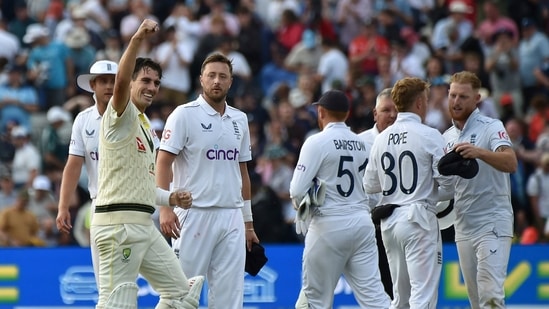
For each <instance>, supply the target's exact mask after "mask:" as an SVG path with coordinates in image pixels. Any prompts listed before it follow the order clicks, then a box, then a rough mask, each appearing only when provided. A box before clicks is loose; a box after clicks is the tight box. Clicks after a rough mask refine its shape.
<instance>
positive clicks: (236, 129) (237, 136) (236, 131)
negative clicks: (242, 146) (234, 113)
mask: <svg viewBox="0 0 549 309" xmlns="http://www.w3.org/2000/svg"><path fill="white" fill-rule="evenodd" d="M233 129H234V136H236V139H238V140H240V136H241V134H240V129H238V123H236V121H234V120H233Z"/></svg>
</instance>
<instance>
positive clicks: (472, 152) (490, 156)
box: [454, 143, 517, 173]
mask: <svg viewBox="0 0 549 309" xmlns="http://www.w3.org/2000/svg"><path fill="white" fill-rule="evenodd" d="M454 149H455V150H456V152H458V153H459V154H460V155H462V156H463V157H464V158H467V159H479V160H482V161H484V162H486V163H487V164H489V165H490V166H492V167H493V168H495V169H497V170H498V171H500V172H504V173H514V172H515V171H516V169H517V156H516V155H515V151H514V150H513V148H511V147H510V146H507V145H501V146H499V147H498V148H496V150H495V151H492V150H490V149H485V148H481V147H477V146H475V145H473V144H470V143H459V144H456V145H455V146H454Z"/></svg>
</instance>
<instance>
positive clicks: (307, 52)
mask: <svg viewBox="0 0 549 309" xmlns="http://www.w3.org/2000/svg"><path fill="white" fill-rule="evenodd" d="M321 56H322V48H321V47H320V37H319V36H318V34H317V33H316V32H315V31H314V30H312V29H307V30H305V31H304V32H303V36H302V37H301V42H299V43H297V44H296V45H295V46H294V47H293V48H292V49H291V50H290V52H289V53H288V55H287V56H286V58H285V59H284V66H285V68H286V69H287V70H288V71H292V72H295V73H300V72H301V73H303V72H306V73H315V72H316V71H317V69H318V63H319V61H320V57H321Z"/></svg>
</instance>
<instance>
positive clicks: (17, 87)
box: [0, 64, 40, 133]
mask: <svg viewBox="0 0 549 309" xmlns="http://www.w3.org/2000/svg"><path fill="white" fill-rule="evenodd" d="M7 71H8V80H7V83H6V84H3V85H0V128H2V129H5V128H6V126H7V125H8V122H9V121H15V122H16V123H17V124H18V125H20V126H23V127H24V128H26V129H27V130H30V129H31V122H30V118H31V115H32V114H33V113H36V112H38V111H39V110H40V106H39V105H38V93H37V92H36V89H35V88H34V87H31V86H29V85H27V84H26V83H25V67H24V66H18V65H13V64H12V65H10V66H9V67H8V69H7ZM4 133H5V132H4Z"/></svg>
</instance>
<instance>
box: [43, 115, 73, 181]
mask: <svg viewBox="0 0 549 309" xmlns="http://www.w3.org/2000/svg"><path fill="white" fill-rule="evenodd" d="M46 118H47V120H48V125H47V126H46V127H45V128H44V131H42V136H41V141H40V151H41V155H42V161H43V164H42V168H43V169H48V170H49V169H54V170H60V171H62V170H63V168H64V167H65V162H66V160H67V156H68V155H69V146H68V144H67V143H65V142H64V141H62V140H61V138H60V135H59V130H60V129H61V127H62V126H63V125H65V123H68V122H70V121H71V116H70V114H69V113H68V112H67V111H66V110H64V109H63V108H61V107H59V106H54V107H52V108H50V109H49V110H48V113H47V114H46Z"/></svg>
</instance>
